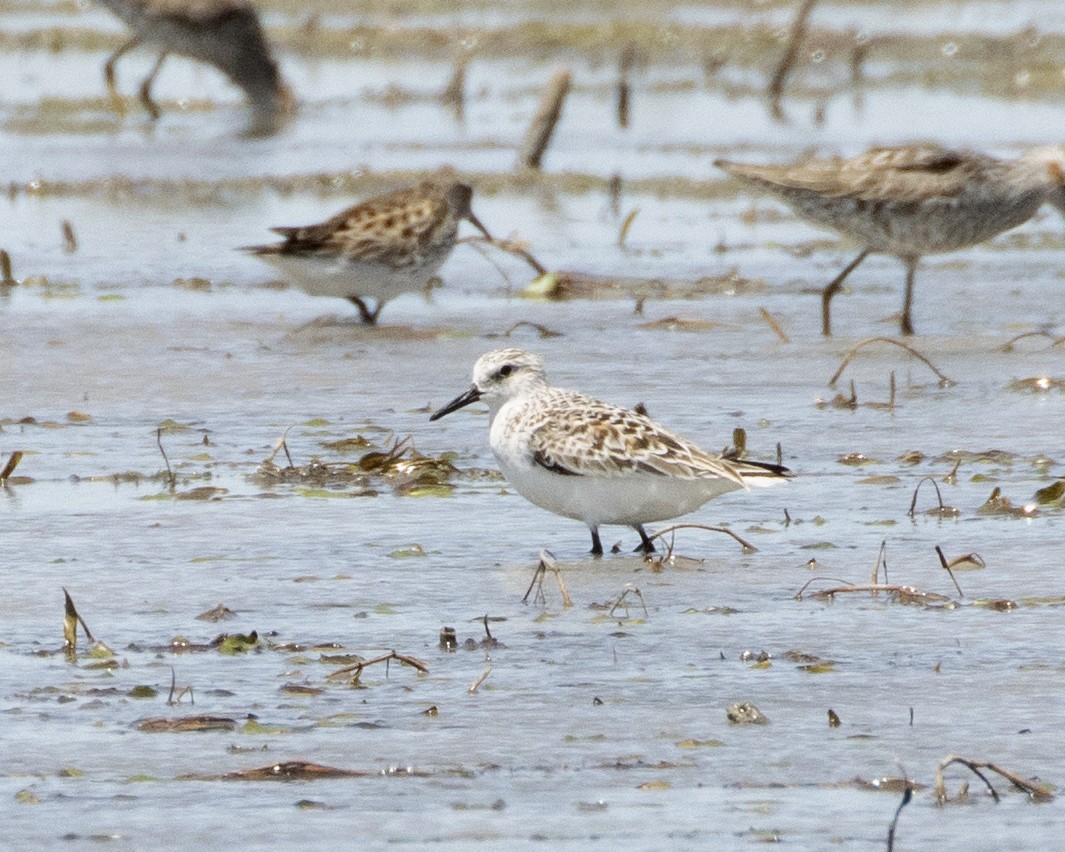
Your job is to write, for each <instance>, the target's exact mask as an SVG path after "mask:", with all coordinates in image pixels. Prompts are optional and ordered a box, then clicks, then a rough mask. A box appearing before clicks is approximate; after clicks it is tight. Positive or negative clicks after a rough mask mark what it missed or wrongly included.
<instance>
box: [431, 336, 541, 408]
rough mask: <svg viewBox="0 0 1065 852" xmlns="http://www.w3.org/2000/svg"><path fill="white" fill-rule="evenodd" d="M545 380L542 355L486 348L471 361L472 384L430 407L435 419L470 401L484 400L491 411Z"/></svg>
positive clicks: (539, 385)
mask: <svg viewBox="0 0 1065 852" xmlns="http://www.w3.org/2000/svg"><path fill="white" fill-rule="evenodd" d="M546 384H547V376H546V375H545V374H544V359H543V358H541V357H540V356H539V355H536V354H534V353H532V352H526V351H525V350H523V349H496V350H495V351H493V352H486V353H485V354H484V355H482V356H481V357H480V358H478V359H477V363H476V364H474V365H473V384H472V385H470V388H469V390H467V391H466V392H465V393H464V394H462V395H461V396H458V397H456V398H455V399H453V400H452V401H451V402H449V403H448V404H447V405H445V406H444V407H443V408H440V409H438V410H437V411H434V412H433V414H432V416H431V417H430V418H429V419H430V420H437V419H439V418H441V417H443V416H444V415H445V414H450V413H451V412H452V411H456V410H458V409H460V408H463V407H464V406H467V405H469V404H470V403H473V402H477V401H478V400H484V402H486V403H488V408H489V409H490V410H491V412H492V414H493V415H494V414H495V413H496V412H497V411H498V410H499V408H500V406H502V405H503V403H505V402H506V401H507V400H508V399H513V398H514V397H516V396H521V395H522V394H524V393H528V392H529V391H531V390H535V389H536V388H538V387H543V386H544V385H546Z"/></svg>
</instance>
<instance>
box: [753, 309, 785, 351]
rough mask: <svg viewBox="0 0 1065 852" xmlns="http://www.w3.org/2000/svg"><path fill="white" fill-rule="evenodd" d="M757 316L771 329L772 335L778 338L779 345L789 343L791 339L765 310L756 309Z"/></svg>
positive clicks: (775, 319)
mask: <svg viewBox="0 0 1065 852" xmlns="http://www.w3.org/2000/svg"><path fill="white" fill-rule="evenodd" d="M758 313H759V315H760V316H761V317H762V319H763V320H765V323H766V325H768V326H769V327H770V328H771V329H773V333H774V334H776V336H777V337H779V338H780V342H781V343H791V338H790V337H788V335H787V332H785V331H784V329H783V328H781V327H780V323H779V322H777V318H776V317H775V316H773V315H772V314H771V313H769V311H768V310H766V309H765V308H759V309H758Z"/></svg>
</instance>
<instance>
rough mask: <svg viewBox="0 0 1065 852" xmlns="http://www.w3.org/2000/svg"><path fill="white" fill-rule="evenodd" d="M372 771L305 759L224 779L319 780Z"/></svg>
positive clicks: (235, 774)
mask: <svg viewBox="0 0 1065 852" xmlns="http://www.w3.org/2000/svg"><path fill="white" fill-rule="evenodd" d="M372 774H373V773H371V772H366V771H364V770H356V769H338V768H336V767H335V766H323V765H322V764H320V763H308V762H306V761H303V760H290V761H287V762H285V763H274V764H271V765H270V766H259V767H256V768H255V769H240V770H237V771H236V772H227V773H226V774H225V775H223V776H222V780H223V781H318V780H321V779H325V778H366V777H367V776H369V775H372Z"/></svg>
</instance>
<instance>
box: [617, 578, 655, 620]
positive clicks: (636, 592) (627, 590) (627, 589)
mask: <svg viewBox="0 0 1065 852" xmlns="http://www.w3.org/2000/svg"><path fill="white" fill-rule="evenodd" d="M630 592H631V593H632V594H634V595H636V597H638V598H639V599H640V606H642V607H643V617H644V618H650V614H649V613H648V612H647V604H646V602H645V601H644V599H643V592H641V591H640V589H639V587H637V586H634V585H632V583H626V584H625V589H624V591H623V592H622V593H621V597H620V598H618V599H617V602H616V603H615V604H614V605H613V606H612V607H610V612H609V615H610V616H611V617H612V616H613V615H614V611H615V610H616V609H617V608H618V607H619V606H621V604H622V603H623V602H624V600H625V598H626V597H628V595H629V593H630ZM625 609H626V613H627V611H628V607H625Z"/></svg>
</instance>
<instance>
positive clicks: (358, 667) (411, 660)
mask: <svg viewBox="0 0 1065 852" xmlns="http://www.w3.org/2000/svg"><path fill="white" fill-rule="evenodd" d="M392 660H396V661H397V662H400V663H403V665H405V666H410V667H411V668H415V669H417V670H418V671H419V672H421V673H422V674H429V665H428V664H427V663H424V662H422V661H421V660H419V659H418V658H417V657H412V656H410V655H408V654H397V653H396V652H395V651H389V652H388V653H387V654H382V655H381V656H379V657H374V658H373V659H372V660H359V662H357V663H352V664H351V665H349V666H344V667H343V668H339V669H337V670H336V671H335V672H330V673H329V674H328V675H327V676H326V680H335V679H338V678H341V677H344V676H345V675H348V674H350V675H351V680H350V682H351V685H352V686H358V684H359V678H360V677H362V673H363V670H364V669H365V668H366V667H367V666H372V665H375V664H376V663H385V664H386V666H385V677H388V665H387V664H388V663H390V662H391V661H392Z"/></svg>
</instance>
